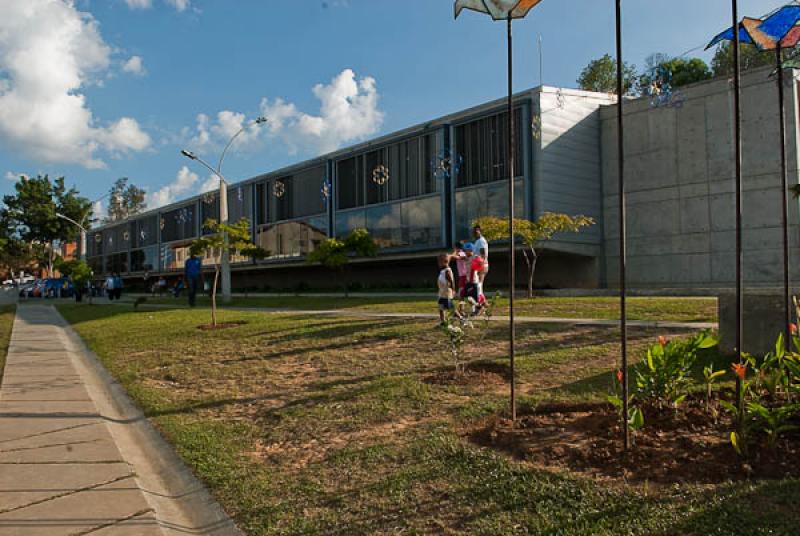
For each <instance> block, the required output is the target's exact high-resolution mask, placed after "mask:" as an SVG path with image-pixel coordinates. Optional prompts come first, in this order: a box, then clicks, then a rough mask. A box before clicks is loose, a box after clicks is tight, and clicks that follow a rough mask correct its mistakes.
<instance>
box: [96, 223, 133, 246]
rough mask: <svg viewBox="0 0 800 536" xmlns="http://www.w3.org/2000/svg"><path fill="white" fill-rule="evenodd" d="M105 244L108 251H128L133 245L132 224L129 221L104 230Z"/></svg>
mask: <svg viewBox="0 0 800 536" xmlns="http://www.w3.org/2000/svg"><path fill="white" fill-rule="evenodd" d="M103 244H104V246H103V247H104V248H105V252H106V253H119V252H122V251H128V249H129V248H130V245H131V235H130V226H129V225H128V224H127V223H124V224H122V225H117V226H116V227H112V228H110V229H105V230H104V231H103Z"/></svg>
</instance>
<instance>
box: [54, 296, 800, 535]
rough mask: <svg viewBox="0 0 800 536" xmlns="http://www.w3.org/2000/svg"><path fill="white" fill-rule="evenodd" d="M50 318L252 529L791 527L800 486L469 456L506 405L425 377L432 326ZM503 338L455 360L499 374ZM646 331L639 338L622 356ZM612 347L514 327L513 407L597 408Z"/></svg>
mask: <svg viewBox="0 0 800 536" xmlns="http://www.w3.org/2000/svg"><path fill="white" fill-rule="evenodd" d="M59 309H60V310H61V312H62V313H63V314H64V315H65V317H66V318H67V319H68V320H69V321H70V322H72V323H73V325H74V326H75V328H76V329H77V331H78V332H79V333H80V334H81V336H83V337H84V339H85V340H86V341H87V343H88V344H89V346H90V347H91V348H92V349H93V350H94V351H95V352H97V353H98V355H99V356H100V358H101V359H102V360H103V362H104V363H105V365H106V366H107V367H108V368H109V370H110V371H111V372H112V374H113V375H114V376H115V377H116V378H118V379H119V380H120V381H121V383H122V384H123V385H124V386H125V387H126V388H127V389H128V391H129V393H131V395H132V397H133V398H134V399H135V400H136V401H137V402H138V403H139V404H140V405H141V406H142V408H143V409H144V411H145V413H146V414H147V415H148V416H149V417H150V418H151V419H152V421H153V422H154V423H155V424H156V425H157V426H158V427H159V428H160V429H161V430H162V432H163V433H164V434H165V436H166V437H167V438H168V439H169V440H170V441H171V442H172V443H173V444H174V445H175V447H176V449H177V451H178V452H179V453H180V455H181V456H182V457H183V459H184V460H186V462H187V463H188V464H189V465H190V467H192V468H193V470H194V471H195V473H196V474H197V475H198V476H199V477H200V478H201V479H203V480H204V481H205V482H206V483H207V485H208V486H209V487H210V489H211V490H212V492H213V493H214V494H215V496H216V497H217V498H218V500H219V501H220V502H221V504H223V506H224V507H225V508H226V510H227V511H228V512H229V513H230V514H231V515H232V516H234V518H235V519H236V522H237V523H238V524H239V526H240V527H242V528H243V529H244V530H245V532H246V533H247V534H254V535H261V534H265V535H267V534H268V535H273V534H342V535H344V534H376V533H379V534H390V533H391V534H394V533H408V534H439V533H449V534H487V535H488V534H553V535H555V534H608V535H611V534H653V535H664V536H666V535H668V534H698V535H700V534H715V533H718V534H750V533H753V532H754V530H761V531H764V533H769V531H772V532H771V533H775V534H790V533H791V530H793V527H794V526H795V525H796V523H797V521H798V519H797V518H798V516H797V514H796V512H795V510H794V509H793V505H794V504H796V500H797V498H798V483H797V482H796V481H787V482H784V483H774V482H773V483H770V482H754V483H747V484H730V485H722V486H704V487H699V486H691V485H682V486H674V487H670V488H667V489H662V490H657V491H651V492H650V493H645V492H644V491H636V490H633V489H631V490H623V489H620V488H616V487H609V486H606V485H603V484H602V483H598V482H594V481H590V480H586V479H582V478H574V477H567V476H557V475H553V474H550V473H546V472H543V471H541V470H537V469H535V468H533V467H531V466H530V465H528V464H526V463H524V462H518V461H514V460H512V459H510V458H508V457H506V456H504V455H501V454H497V453H494V452H492V451H490V450H487V449H482V448H479V447H477V446H475V445H474V444H472V443H470V442H469V441H468V440H467V439H466V438H465V437H464V435H463V433H462V431H463V427H464V426H465V425H468V424H469V423H474V422H475V421H476V420H477V419H479V418H481V417H482V416H485V415H487V414H491V413H495V412H497V411H502V409H503V408H504V407H505V406H506V404H507V387H506V386H504V385H498V386H492V385H467V386H459V385H439V384H431V383H428V382H426V381H425V379H426V378H427V377H428V376H430V375H431V374H437V373H441V372H442V371H446V370H449V368H450V367H451V363H450V360H449V358H448V357H447V355H446V352H445V347H444V346H443V345H442V335H441V333H440V332H439V331H438V330H436V329H435V328H433V325H432V323H431V322H427V321H423V322H419V321H397V320H383V319H368V320H361V319H352V318H350V319H348V318H331V317H327V318H309V317H307V316H296V315H291V314H287V315H265V314H263V313H258V312H247V311H244V312H241V311H222V312H221V318H220V320H221V321H223V322H228V321H244V322H247V323H246V324H244V325H242V326H240V327H237V328H233V329H228V330H223V331H217V332H207V331H200V330H198V329H197V326H198V325H200V324H203V323H206V322H208V311H206V310H194V311H189V310H155V311H154V310H149V311H142V312H138V313H135V312H133V311H131V310H129V309H126V308H120V307H116V306H93V307H90V306H76V305H61V306H59ZM505 333H506V331H505V328H504V327H503V326H495V327H492V328H491V329H490V331H489V332H488V333H478V332H475V333H471V334H470V335H469V336H470V337H471V338H470V340H469V341H468V347H469V348H468V352H467V355H466V357H467V358H468V359H470V360H471V361H474V362H475V363H476V365H475V366H479V365H485V364H492V365H494V367H493V368H488V369H487V370H496V371H501V372H502V367H501V366H500V365H503V364H504V363H505V362H504V360H503V359H502V356H503V353H504V352H505V349H506V346H505V345H504V336H505ZM657 334H661V333H660V332H656V331H654V330H633V331H632V352H635V353H636V354H641V353H642V349H643V348H644V347H645V346H646V345H647V344H649V343H651V342H652V341H653V340H654V337H655V336H656V335H657ZM668 335H671V336H678V334H677V333H673V334H668ZM617 336H618V333H617V331H616V330H614V329H602V328H573V329H564V328H554V327H552V326H548V327H546V328H543V327H541V326H525V327H520V329H519V339H520V354H519V371H520V385H521V392H522V394H523V396H522V399H521V405H522V406H524V405H525V404H536V403H539V402H541V401H544V400H553V399H563V400H584V399H593V400H599V399H602V397H603V396H605V393H606V392H607V390H608V386H609V385H610V383H609V379H610V377H611V373H612V370H613V369H614V366H615V361H616V354H615V352H616V351H617V347H616V346H615V345H616V338H617ZM637 357H639V355H637ZM551 384H552V386H551ZM731 456H732V463H735V460H733V457H734V455H733V453H732V454H731ZM762 503H763V507H759V508H758V509H754V508H750V506H749V505H753V504H762ZM755 527H758V529H755ZM748 530H749V532H748Z"/></svg>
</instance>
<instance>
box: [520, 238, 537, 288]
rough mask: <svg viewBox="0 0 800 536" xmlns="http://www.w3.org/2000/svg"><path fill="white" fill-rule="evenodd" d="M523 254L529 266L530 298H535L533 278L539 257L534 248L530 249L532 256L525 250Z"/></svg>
mask: <svg viewBox="0 0 800 536" xmlns="http://www.w3.org/2000/svg"><path fill="white" fill-rule="evenodd" d="M522 253H523V255H524V256H525V263H526V264H527V265H528V297H529V298H533V277H534V274H535V273H536V261H537V260H538V258H539V257H538V256H537V255H536V250H535V249H533V248H531V249H530V255H529V254H528V252H527V251H525V250H524V249H523V250H522Z"/></svg>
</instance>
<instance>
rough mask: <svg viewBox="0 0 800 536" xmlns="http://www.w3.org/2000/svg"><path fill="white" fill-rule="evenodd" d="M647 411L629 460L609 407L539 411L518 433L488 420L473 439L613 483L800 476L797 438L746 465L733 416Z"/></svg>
mask: <svg viewBox="0 0 800 536" xmlns="http://www.w3.org/2000/svg"><path fill="white" fill-rule="evenodd" d="M644 413H645V422H646V427H645V429H644V430H642V431H640V432H637V433H636V434H634V438H633V446H632V448H631V450H630V452H629V453H628V454H627V455H624V456H623V452H622V441H621V437H622V435H621V434H622V432H621V427H620V425H619V420H618V416H617V413H616V411H615V410H614V409H613V408H612V407H611V406H610V405H608V404H579V405H548V406H540V407H538V408H536V409H535V410H533V411H532V412H530V413H528V414H524V415H522V416H521V417H519V419H518V422H517V424H516V426H515V427H513V428H512V427H511V423H510V421H509V420H507V419H503V418H500V417H496V416H495V417H490V418H487V419H485V420H483V421H482V422H481V423H480V424H479V426H477V427H475V428H474V429H473V430H470V431H469V432H468V435H469V437H470V439H471V440H472V441H474V442H475V443H478V444H480V445H482V446H486V447H491V448H494V449H498V450H501V451H504V452H506V453H508V454H510V455H512V456H514V457H516V458H518V459H523V460H525V461H528V462H530V463H532V464H534V465H536V466H538V467H542V468H545V469H549V470H553V469H554V470H556V471H569V472H573V473H580V474H583V475H586V476H591V477H594V478H604V479H609V480H625V481H632V482H645V481H647V482H652V483H660V484H672V483H679V482H692V483H701V484H711V483H719V482H724V481H727V480H741V479H747V478H785V477H796V476H800V466H798V465H797V464H796V463H793V462H792V461H791V460H795V459H797V456H798V454H800V436H798V435H794V436H792V437H789V438H788V439H783V440H781V444H780V445H779V447H778V448H777V449H776V451H775V452H772V451H769V450H768V449H766V448H764V449H758V448H755V447H754V448H753V449H752V450H753V454H754V455H753V456H752V458H751V459H749V460H746V461H744V460H742V459H741V458H739V457H738V456H737V455H736V453H735V452H734V450H733V448H732V447H731V445H730V442H729V437H730V431H731V430H732V429H733V426H732V423H731V422H730V419H728V418H727V417H723V418H720V420H719V421H718V422H716V423H715V422H714V420H713V419H712V418H711V417H710V416H709V415H708V414H707V413H706V412H705V409H704V407H703V404H702V402H700V401H699V400H692V401H689V402H687V403H686V404H684V405H683V406H682V407H681V408H680V409H679V411H678V412H677V413H676V412H675V411H674V410H671V409H669V410H661V411H657V410H655V409H653V408H646V409H645V411H644Z"/></svg>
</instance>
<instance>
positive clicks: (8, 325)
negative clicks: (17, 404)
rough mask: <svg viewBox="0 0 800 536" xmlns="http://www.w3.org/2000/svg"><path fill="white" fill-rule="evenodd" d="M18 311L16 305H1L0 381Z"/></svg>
mask: <svg viewBox="0 0 800 536" xmlns="http://www.w3.org/2000/svg"><path fill="white" fill-rule="evenodd" d="M16 310H17V309H16V305H0V380H2V379H3V371H4V370H5V368H6V355H7V354H8V344H9V342H10V341H11V329H12V328H13V327H14V315H15V314H16Z"/></svg>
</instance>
